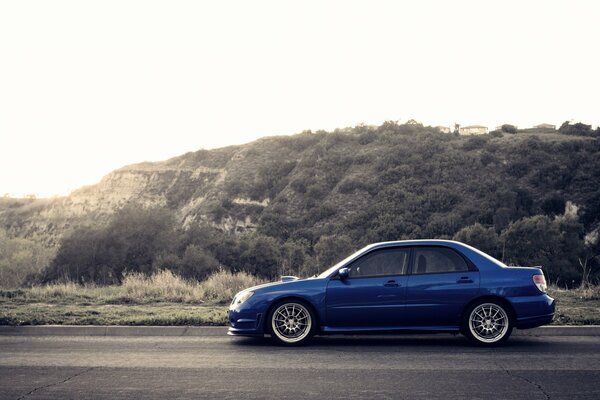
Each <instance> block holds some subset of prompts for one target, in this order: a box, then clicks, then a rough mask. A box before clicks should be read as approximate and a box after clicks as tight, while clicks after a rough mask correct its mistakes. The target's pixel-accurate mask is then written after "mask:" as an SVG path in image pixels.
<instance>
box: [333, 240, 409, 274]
mask: <svg viewBox="0 0 600 400" xmlns="http://www.w3.org/2000/svg"><path fill="white" fill-rule="evenodd" d="M390 250H408V257H407V260H406V269H405V273H404V274H387V275H362V276H355V277H352V276H348V278H346V279H348V280H352V279H372V278H385V277H389V276H409V275H410V270H411V265H410V263H411V260H412V253H413V249H412V246H389V247H378V248H375V249H372V250H371V251H368V252H366V253H365V254H361V255H360V256H359V257H357V258H355V259H354V260H352V261H350V262H349V263H348V264H346V265H344V266H343V267H341V268H349V267H350V265H352V264H354V263H355V262H358V261H360V260H361V259H363V258H365V257H368V256H370V255H371V254H373V253H376V252H384V251H390ZM330 279H337V280H339V279H340V276H339V274H338V272H337V271H336V272H335V275H334V276H332V277H331V278H330Z"/></svg>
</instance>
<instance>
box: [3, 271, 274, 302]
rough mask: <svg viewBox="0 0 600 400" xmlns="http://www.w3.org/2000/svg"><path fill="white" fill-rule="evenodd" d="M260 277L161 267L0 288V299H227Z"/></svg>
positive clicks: (216, 300)
mask: <svg viewBox="0 0 600 400" xmlns="http://www.w3.org/2000/svg"><path fill="white" fill-rule="evenodd" d="M261 283H264V281H262V280H260V279H258V278H256V277H254V276H252V275H249V274H247V273H245V272H238V273H235V274H231V273H229V272H225V271H219V272H216V273H214V274H213V275H211V276H209V277H208V279H206V280H205V281H202V282H197V281H191V280H187V279H183V278H181V277H180V276H177V275H175V274H173V273H172V272H171V271H168V270H163V271H159V272H157V273H155V274H153V275H150V276H147V275H144V274H140V273H133V274H128V275H126V276H125V277H124V279H123V283H122V284H121V285H112V286H97V285H78V284H75V283H72V282H67V283H55V284H48V285H40V286H34V287H32V288H29V289H16V290H3V291H0V300H10V301H11V302H25V303H36V302H37V303H50V304H74V303H84V304H85V303H88V304H89V303H93V304H147V303H157V302H166V303H186V304H201V303H205V302H209V303H213V304H214V303H228V302H230V301H231V299H232V298H233V296H234V295H235V294H236V293H237V292H239V291H240V290H242V289H245V288H248V287H250V286H255V285H259V284H261Z"/></svg>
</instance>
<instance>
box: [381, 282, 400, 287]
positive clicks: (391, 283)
mask: <svg viewBox="0 0 600 400" xmlns="http://www.w3.org/2000/svg"><path fill="white" fill-rule="evenodd" d="M383 286H385V287H398V286H400V285H399V284H398V282H396V281H387V282H386V283H384V284H383Z"/></svg>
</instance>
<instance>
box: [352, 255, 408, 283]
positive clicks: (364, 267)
mask: <svg viewBox="0 0 600 400" xmlns="http://www.w3.org/2000/svg"><path fill="white" fill-rule="evenodd" d="M408 255H409V249H407V248H402V249H385V250H376V251H374V252H372V253H369V254H367V255H365V256H364V257H361V258H359V259H358V260H356V261H355V262H353V263H352V264H351V265H350V266H349V267H348V268H349V270H350V271H349V274H348V276H349V277H350V278H360V277H366V276H385V275H405V274H406V270H407V266H408Z"/></svg>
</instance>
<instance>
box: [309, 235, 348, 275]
mask: <svg viewBox="0 0 600 400" xmlns="http://www.w3.org/2000/svg"><path fill="white" fill-rule="evenodd" d="M353 250H355V248H354V243H353V242H352V239H350V237H349V236H347V235H324V236H321V237H320V238H319V241H318V242H317V244H315V254H316V261H317V264H318V266H319V270H320V271H324V270H325V269H327V268H329V267H331V266H333V265H334V264H335V263H337V262H338V261H341V260H343V259H344V258H345V257H347V256H349V255H350V254H351V253H352V251H353Z"/></svg>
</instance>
